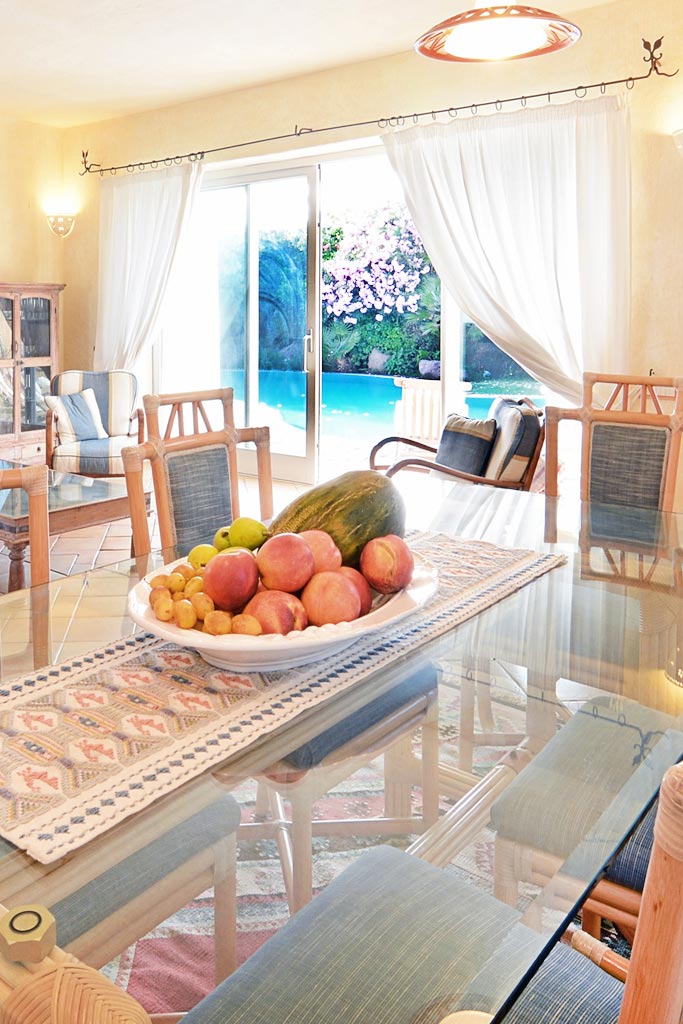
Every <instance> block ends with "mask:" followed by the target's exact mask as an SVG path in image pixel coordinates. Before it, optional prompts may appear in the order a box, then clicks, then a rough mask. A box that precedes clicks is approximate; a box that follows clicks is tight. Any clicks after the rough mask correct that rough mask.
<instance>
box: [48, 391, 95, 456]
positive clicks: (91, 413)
mask: <svg viewBox="0 0 683 1024" xmlns="http://www.w3.org/2000/svg"><path fill="white" fill-rule="evenodd" d="M45 404H46V405H47V407H48V409H52V411H53V413H54V414H55V416H56V417H57V432H58V434H59V443H60V444H71V443H73V442H74V441H89V440H92V439H94V438H98V437H100V438H101V437H106V436H107V431H106V430H105V429H104V427H103V425H102V417H101V416H100V410H99V408H98V406H97V401H96V399H95V392H94V391H93V390H92V388H86V389H85V391H77V392H75V393H74V394H72V395H46V396H45Z"/></svg>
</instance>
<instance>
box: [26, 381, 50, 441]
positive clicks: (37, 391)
mask: <svg viewBox="0 0 683 1024" xmlns="http://www.w3.org/2000/svg"><path fill="white" fill-rule="evenodd" d="M49 394H50V367H49V366H23V367H22V368H21V430H22V431H24V430H42V429H43V428H44V427H45V408H46V406H45V395H49Z"/></svg>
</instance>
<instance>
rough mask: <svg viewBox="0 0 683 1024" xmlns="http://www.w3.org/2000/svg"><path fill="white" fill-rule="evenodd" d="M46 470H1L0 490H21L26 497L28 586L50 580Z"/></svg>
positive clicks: (47, 473) (31, 468) (27, 467)
mask: <svg viewBox="0 0 683 1024" xmlns="http://www.w3.org/2000/svg"><path fill="white" fill-rule="evenodd" d="M48 479H49V470H48V468H47V466H44V465H33V466H24V467H22V468H17V469H3V470H0V489H1V490H5V489H7V490H9V489H10V488H15V487H21V488H22V490H24V491H26V494H27V495H28V529H29V544H30V547H31V586H32V587H37V586H40V585H41V584H43V583H47V582H48V581H49V579H50V520H49V516H48V504H47V489H48Z"/></svg>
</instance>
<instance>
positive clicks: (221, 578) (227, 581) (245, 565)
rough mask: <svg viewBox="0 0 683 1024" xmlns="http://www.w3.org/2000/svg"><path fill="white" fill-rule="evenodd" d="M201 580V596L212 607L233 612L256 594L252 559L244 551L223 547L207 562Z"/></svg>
mask: <svg viewBox="0 0 683 1024" xmlns="http://www.w3.org/2000/svg"><path fill="white" fill-rule="evenodd" d="M203 578H204V593H205V594H208V595H209V597H210V598H211V600H212V601H213V603H214V604H215V606H216V608H217V609H219V610H221V611H226V612H234V611H236V610H237V609H241V608H242V606H243V605H245V604H246V603H247V601H248V600H249V599H250V598H251V597H253V595H254V594H255V593H256V588H257V587H258V566H257V565H256V558H255V557H254V555H253V553H252V552H251V551H249V550H248V549H247V548H226V550H225V551H219V552H218V554H217V555H214V556H213V558H211V559H210V560H209V561H208V562H207V564H206V569H205V570H204V577H203Z"/></svg>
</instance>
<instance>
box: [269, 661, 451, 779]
mask: <svg viewBox="0 0 683 1024" xmlns="http://www.w3.org/2000/svg"><path fill="white" fill-rule="evenodd" d="M437 681H438V676H437V670H436V669H435V667H434V666H433V665H432V664H431V663H430V664H429V665H426V666H423V667H422V668H421V669H419V670H418V671H416V672H411V674H410V675H409V676H408V678H407V679H404V680H403V682H401V683H399V684H398V685H397V686H394V687H393V688H392V689H391V690H389V691H388V692H387V693H383V694H382V696H381V697H377V698H376V699H375V700H373V701H370V703H369V704H366V705H365V707H362V708H360V710H359V711H356V712H354V714H352V715H348V716H347V717H346V718H344V719H342V721H341V722H338V723H337V724H336V725H333V726H332V728H330V729H326V730H325V732H321V733H320V734H319V735H318V736H316V737H315V738H314V739H312V740H310V741H309V742H308V743H304V744H302V746H300V747H297V749H296V750H293V751H292V753H291V754H288V756H287V757H286V758H285V760H286V761H288V762H289V763H290V764H292V765H294V767H295V768H312V767H313V766H314V765H316V764H320V762H321V761H322V760H323V759H324V758H325V757H328V756H329V755H330V754H331V753H333V752H334V751H335V750H337V749H338V748H339V747H341V746H343V745H344V744H345V743H348V742H349V741H350V740H352V739H354V738H355V737H356V736H360V734H361V733H362V732H365V730H366V729H369V728H370V727H371V726H373V725H376V724H377V723H378V722H381V721H382V719H383V718H386V717H387V716H388V715H390V714H392V713H393V712H394V711H398V709H399V708H400V707H402V706H403V705H404V704H407V703H408V702H409V701H410V700H412V699H413V698H414V697H418V696H420V695H421V694H423V693H428V692H429V691H430V690H433V689H435V687H436V685H437Z"/></svg>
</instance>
